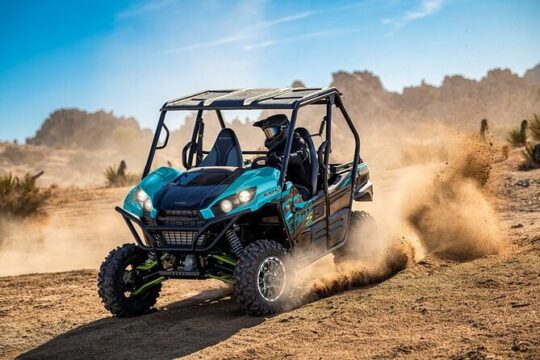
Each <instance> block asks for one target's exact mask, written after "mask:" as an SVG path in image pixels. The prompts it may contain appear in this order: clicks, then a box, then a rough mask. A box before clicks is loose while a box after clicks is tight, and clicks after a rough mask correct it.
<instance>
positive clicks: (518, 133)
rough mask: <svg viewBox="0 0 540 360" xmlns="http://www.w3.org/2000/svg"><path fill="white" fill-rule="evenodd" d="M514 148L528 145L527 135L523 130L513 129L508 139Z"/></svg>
mask: <svg viewBox="0 0 540 360" xmlns="http://www.w3.org/2000/svg"><path fill="white" fill-rule="evenodd" d="M506 140H508V142H509V143H510V144H511V145H512V146H513V147H520V146H524V145H525V144H526V143H527V133H526V132H524V131H522V129H512V130H511V131H510V132H509V133H508V136H507V138H506Z"/></svg>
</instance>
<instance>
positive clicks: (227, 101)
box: [162, 88, 339, 110]
mask: <svg viewBox="0 0 540 360" xmlns="http://www.w3.org/2000/svg"><path fill="white" fill-rule="evenodd" d="M331 93H338V91H337V90H336V89H335V88H247V89H236V90H204V91H201V92H198V93H195V94H192V95H189V96H184V97H181V98H178V99H174V100H170V101H167V102H166V103H165V105H163V108H162V110H206V109H208V110H211V109H293V108H295V107H297V106H299V105H302V104H306V103H318V102H319V101H320V102H324V101H323V100H324V97H325V96H326V95H328V94H331ZM338 94H339V93H338Z"/></svg>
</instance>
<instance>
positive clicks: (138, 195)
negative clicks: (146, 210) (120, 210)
mask: <svg viewBox="0 0 540 360" xmlns="http://www.w3.org/2000/svg"><path fill="white" fill-rule="evenodd" d="M148 198H149V196H148V194H147V193H146V191H144V190H143V189H141V188H138V189H137V191H136V192H135V200H137V202H138V203H139V204H141V205H143V204H144V202H145V201H146V200H147V199H148Z"/></svg>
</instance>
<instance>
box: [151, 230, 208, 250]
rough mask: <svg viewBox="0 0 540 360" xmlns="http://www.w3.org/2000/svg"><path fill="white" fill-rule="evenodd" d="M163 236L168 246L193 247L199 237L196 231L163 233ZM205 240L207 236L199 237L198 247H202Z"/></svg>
mask: <svg viewBox="0 0 540 360" xmlns="http://www.w3.org/2000/svg"><path fill="white" fill-rule="evenodd" d="M161 235H162V236H163V240H164V241H165V243H166V244H167V245H178V246H191V245H193V239H194V238H195V236H196V235H197V232H195V231H168V230H166V231H162V232H161ZM204 240H205V235H201V236H199V240H198V241H197V245H199V246H200V245H202V244H203V243H204Z"/></svg>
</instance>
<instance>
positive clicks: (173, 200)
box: [153, 167, 244, 210]
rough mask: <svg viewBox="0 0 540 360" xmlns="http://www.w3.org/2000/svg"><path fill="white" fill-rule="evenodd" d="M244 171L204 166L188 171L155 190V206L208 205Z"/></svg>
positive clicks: (165, 208) (184, 207)
mask: <svg viewBox="0 0 540 360" xmlns="http://www.w3.org/2000/svg"><path fill="white" fill-rule="evenodd" d="M243 172H244V170H243V169H241V168H235V167H206V168H205V167H202V168H196V169H192V170H189V171H186V172H184V173H182V174H181V175H180V176H178V177H177V178H176V179H174V180H173V181H172V182H170V183H168V184H167V185H165V186H164V187H163V188H161V190H159V191H158V192H157V193H156V194H155V197H154V201H153V202H154V207H155V208H156V209H159V210H176V209H201V208H205V207H207V206H208V205H209V204H210V203H212V202H213V201H214V200H215V199H216V198H217V197H218V196H219V195H220V194H221V193H223V192H224V191H225V190H226V189H227V188H228V187H229V185H230V184H232V183H233V182H234V181H235V180H236V179H237V178H238V177H239V176H240V175H241V174H242V173H243Z"/></svg>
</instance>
